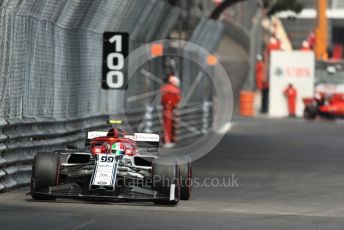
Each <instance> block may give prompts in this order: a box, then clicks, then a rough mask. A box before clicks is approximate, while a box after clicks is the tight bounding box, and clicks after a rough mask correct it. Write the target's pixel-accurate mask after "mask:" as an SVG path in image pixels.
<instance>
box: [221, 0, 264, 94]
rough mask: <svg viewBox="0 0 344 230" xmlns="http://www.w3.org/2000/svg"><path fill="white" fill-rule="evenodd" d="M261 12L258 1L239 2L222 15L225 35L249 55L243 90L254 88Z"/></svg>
mask: <svg viewBox="0 0 344 230" xmlns="http://www.w3.org/2000/svg"><path fill="white" fill-rule="evenodd" d="M262 16H263V12H262V7H261V5H260V1H258V0H255V1H245V2H240V3H238V4H236V5H234V6H233V7H231V8H229V9H228V10H227V11H226V13H225V14H224V20H225V21H226V22H227V24H228V25H227V31H226V32H227V34H229V35H230V36H231V37H232V38H233V39H234V40H235V41H236V42H238V43H239V44H241V45H242V46H243V47H244V48H245V49H247V50H248V51H249V53H250V60H249V74H248V78H247V81H246V83H245V86H244V89H245V90H253V89H254V87H255V62H256V56H257V54H259V53H260V54H261V52H262V42H263V35H262V25H261V20H262Z"/></svg>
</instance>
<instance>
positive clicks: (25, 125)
mask: <svg viewBox="0 0 344 230" xmlns="http://www.w3.org/2000/svg"><path fill="white" fill-rule="evenodd" d="M107 119H108V116H94V117H88V118H82V119H71V120H56V119H31V118H30V119H23V120H19V119H12V120H4V119H1V120H0V192H1V191H5V190H8V189H11V188H14V187H17V186H20V185H25V184H28V183H29V182H30V176H31V167H32V160H33V158H34V156H35V154H36V153H38V152H47V151H53V150H55V149H65V148H66V146H67V145H68V144H76V145H77V146H80V147H81V146H82V145H84V143H85V133H84V131H83V130H86V129H93V128H100V127H103V126H104V124H106V120H107Z"/></svg>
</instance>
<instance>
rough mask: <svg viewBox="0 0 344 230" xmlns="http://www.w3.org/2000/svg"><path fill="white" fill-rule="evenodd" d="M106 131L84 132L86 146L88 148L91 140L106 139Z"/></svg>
mask: <svg viewBox="0 0 344 230" xmlns="http://www.w3.org/2000/svg"><path fill="white" fill-rule="evenodd" d="M107 134H108V132H107V131H86V143H85V144H86V146H90V144H91V140H92V139H94V138H97V137H106V136H107Z"/></svg>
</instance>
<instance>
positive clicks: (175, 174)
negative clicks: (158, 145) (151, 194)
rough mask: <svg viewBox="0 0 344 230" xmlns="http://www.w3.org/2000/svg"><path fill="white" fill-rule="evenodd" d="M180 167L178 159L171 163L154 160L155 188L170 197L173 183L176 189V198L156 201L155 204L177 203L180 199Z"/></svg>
mask: <svg viewBox="0 0 344 230" xmlns="http://www.w3.org/2000/svg"><path fill="white" fill-rule="evenodd" d="M179 170H180V168H179V164H178V162H177V161H171V162H169V164H166V162H164V164H162V162H161V161H159V160H155V161H154V162H153V169H152V176H153V189H154V190H155V191H157V192H158V193H159V194H161V195H164V196H166V197H170V191H171V187H172V185H174V186H175V189H174V199H173V200H166V201H154V203H155V204H160V205H177V204H178V202H179V200H180V178H179V175H180V171H179Z"/></svg>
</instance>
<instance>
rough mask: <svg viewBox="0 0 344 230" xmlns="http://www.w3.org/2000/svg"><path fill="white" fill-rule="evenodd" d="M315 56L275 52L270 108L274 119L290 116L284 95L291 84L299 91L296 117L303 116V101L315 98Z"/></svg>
mask: <svg viewBox="0 0 344 230" xmlns="http://www.w3.org/2000/svg"><path fill="white" fill-rule="evenodd" d="M314 75H315V56H314V53H313V52H304V51H291V52H284V51H274V52H272V54H271V63H270V107H269V115H270V116H272V117H286V116H288V115H289V111H288V100H287V98H286V96H285V95H284V91H285V90H286V88H287V86H288V85H289V84H293V86H294V87H295V89H296V90H297V94H298V95H297V103H296V115H297V116H303V110H304V104H303V101H302V99H303V98H305V97H313V96H314V79H315V76H314Z"/></svg>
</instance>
